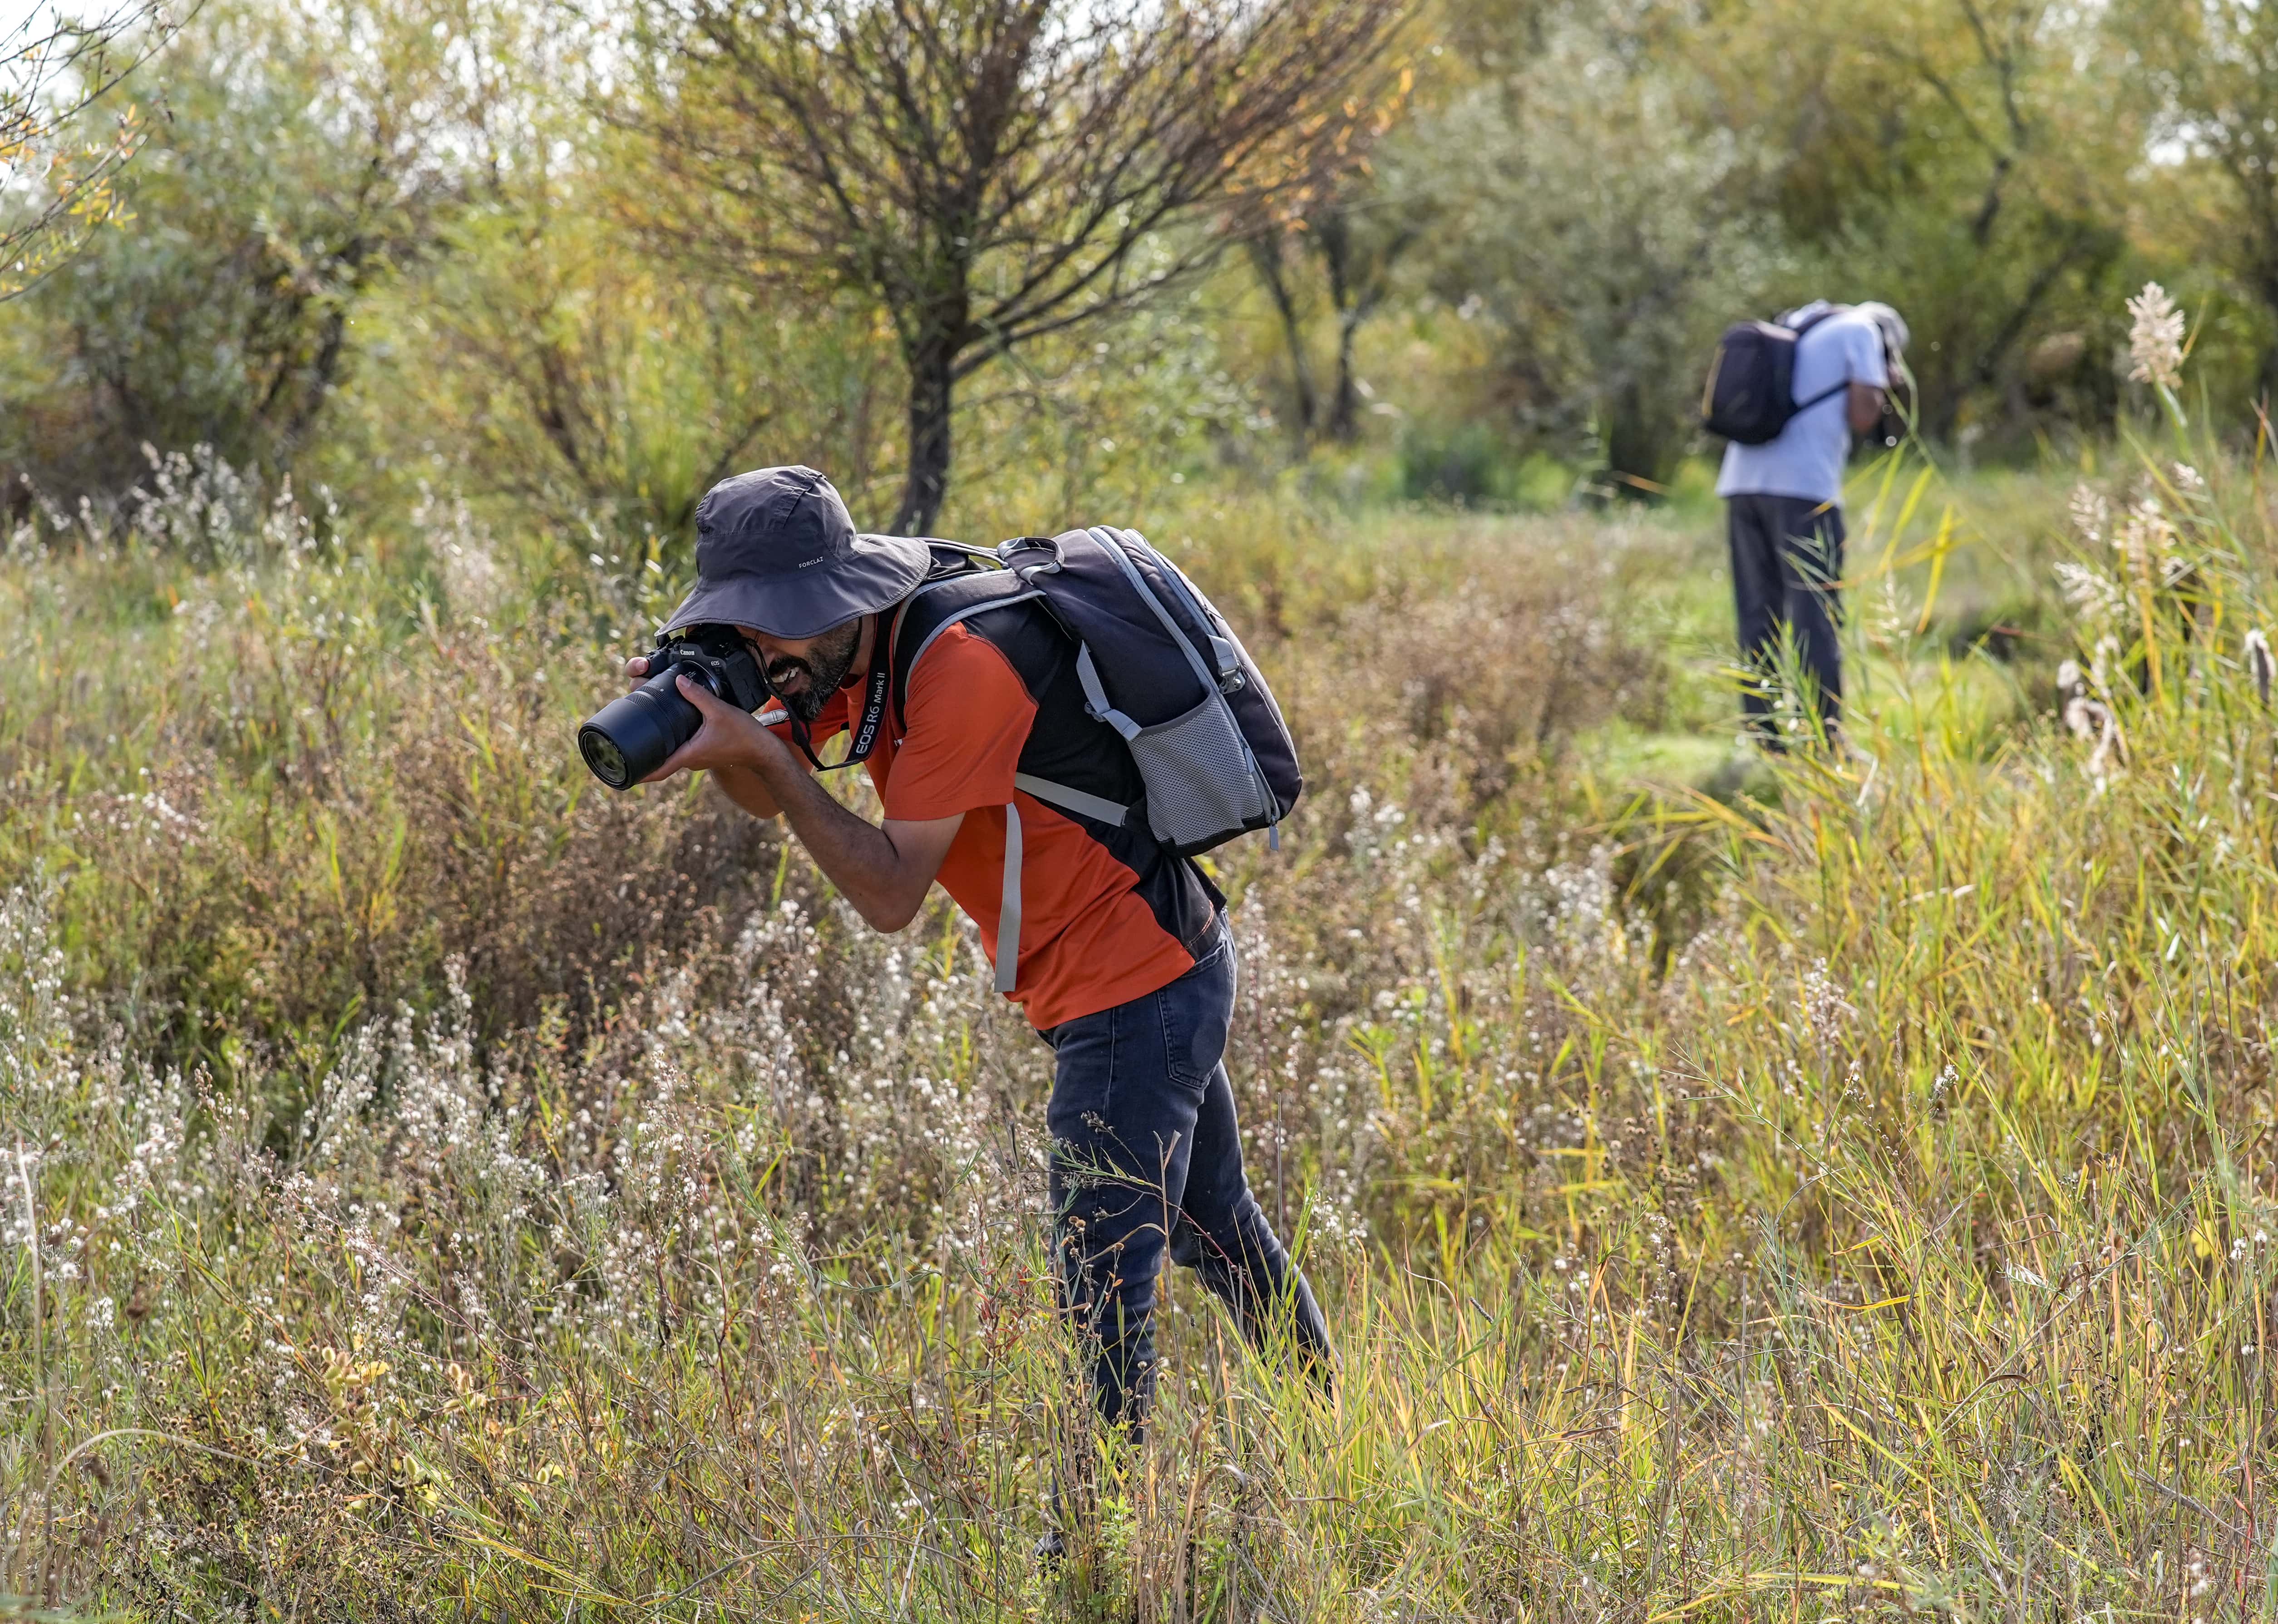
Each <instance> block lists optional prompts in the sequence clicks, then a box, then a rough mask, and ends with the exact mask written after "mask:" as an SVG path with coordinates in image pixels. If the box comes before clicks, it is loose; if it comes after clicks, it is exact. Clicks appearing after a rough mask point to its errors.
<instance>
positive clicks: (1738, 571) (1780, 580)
mask: <svg viewBox="0 0 2278 1624" xmlns="http://www.w3.org/2000/svg"><path fill="white" fill-rule="evenodd" d="M1725 516H1726V523H1725V537H1726V539H1727V540H1728V541H1729V542H1730V543H1731V553H1732V598H1733V601H1734V603H1735V604H1736V606H1738V607H1739V620H1740V663H1741V664H1742V665H1743V666H1744V667H1747V673H1748V676H1747V682H1745V684H1744V685H1743V686H1742V688H1741V690H1740V708H1741V710H1742V711H1743V712H1744V713H1746V714H1747V721H1748V727H1749V730H1750V731H1751V732H1753V733H1754V734H1755V735H1756V736H1758V737H1759V738H1761V739H1762V740H1764V741H1765V742H1766V743H1771V744H1773V745H1775V746H1776V745H1777V743H1779V741H1778V740H1777V737H1776V736H1774V735H1773V732H1772V728H1771V724H1770V717H1771V710H1772V701H1771V678H1772V674H1773V664H1774V655H1775V653H1776V652H1777V650H1778V648H1779V644H1780V634H1781V632H1782V630H1783V629H1785V630H1786V632H1787V633H1788V635H1789V636H1790V637H1792V638H1793V640H1794V643H1795V650H1796V657H1797V662H1798V664H1799V665H1800V667H1801V674H1802V675H1804V676H1805V677H1807V678H1808V679H1809V680H1810V681H1811V682H1812V684H1813V685H1814V686H1815V687H1816V689H1817V690H1818V695H1819V714H1820V718H1821V720H1822V721H1823V722H1825V724H1826V725H1827V727H1828V728H1829V729H1830V731H1832V730H1833V728H1834V727H1835V723H1836V718H1837V713H1838V712H1839V711H1840V710H1841V708H1842V705H1843V651H1842V647H1841V644H1839V643H1838V640H1837V636H1836V634H1837V630H1838V628H1839V627H1840V626H1841V625H1842V621H1843V614H1842V606H1841V604H1840V603H1839V602H1838V600H1837V597H1836V591H1835V583H1837V582H1838V580H1840V579H1841V578H1842V575H1843V510H1842V509H1841V508H1840V507H1835V506H1834V505H1833V504H1831V503H1827V502H1815V501H1812V500H1810V499H1808V498H1804V497H1800V496H1731V497H1727V498H1726V499H1725Z"/></svg>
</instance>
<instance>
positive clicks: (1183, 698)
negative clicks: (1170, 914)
mask: <svg viewBox="0 0 2278 1624" xmlns="http://www.w3.org/2000/svg"><path fill="white" fill-rule="evenodd" d="M936 548H937V549H938V550H939V551H942V552H946V553H952V558H953V557H954V555H955V554H958V553H962V554H963V555H964V556H965V557H966V558H967V559H968V560H970V566H969V567H967V568H958V567H956V565H955V563H954V562H951V563H949V564H947V565H946V566H945V567H944V568H941V569H940V570H938V571H937V573H936V574H935V575H934V576H931V577H929V579H928V580H926V581H925V582H924V583H922V584H921V585H920V586H919V587H918V588H917V590H916V591H913V593H911V595H910V597H909V598H908V599H907V600H906V602H905V605H904V607H903V609H902V611H901V612H900V613H899V614H898V615H897V616H896V618H895V621H894V633H893V638H892V643H891V653H890V656H889V660H888V662H887V665H886V667H884V668H885V669H887V670H891V672H892V674H893V675H892V686H893V688H894V689H895V690H897V693H899V692H901V691H906V687H907V683H908V678H909V673H910V671H911V669H912V668H913V667H915V666H916V664H917V662H918V660H920V659H921V658H922V657H923V656H924V654H925V652H926V650H927V649H929V648H930V647H931V646H932V645H933V643H934V640H935V639H936V638H937V637H940V636H941V634H942V633H943V632H944V631H946V630H947V629H949V628H950V627H952V626H953V625H955V624H957V623H958V622H959V621H963V620H966V619H968V618H970V617H971V616H973V615H975V614H982V613H985V612H986V611H988V610H990V609H998V608H1002V607H1005V606H1007V605H1010V604H1016V603H1028V602H1032V601H1033V602H1036V603H1039V604H1041V606H1043V609H1044V610H1045V611H1046V612H1047V613H1048V614H1050V615H1051V618H1052V620H1053V621H1055V622H1056V623H1057V624H1058V625H1059V629H1061V630H1062V631H1064V632H1065V633H1066V635H1067V636H1068V637H1069V638H1070V639H1071V640H1073V642H1074V644H1075V651H1076V653H1075V668H1076V676H1077V680H1078V682H1081V683H1082V689H1083V695H1084V702H1085V709H1086V711H1087V712H1089V714H1090V715H1091V717H1092V719H1093V720H1094V721H1097V722H1098V723H1099V724H1100V725H1101V727H1102V728H1106V729H1108V730H1109V732H1110V734H1112V737H1104V738H1103V739H1102V744H1103V746H1104V747H1108V748H1113V747H1115V745H1116V743H1118V742H1119V741H1120V746H1121V747H1122V748H1123V749H1126V750H1128V751H1129V752H1130V754H1131V759H1132V761H1133V763H1134V764H1135V766H1137V768H1138V770H1139V777H1140V779H1141V781H1142V782H1143V783H1144V784H1145V785H1146V790H1147V793H1146V797H1145V799H1144V800H1143V802H1141V803H1138V804H1130V805H1126V804H1121V803H1120V802H1116V801H1111V800H1108V799H1105V797H1100V796H1098V795H1095V794H1092V793H1089V792H1088V791H1086V790H1083V789H1075V788H1073V787H1071V786H1069V785H1066V784H1061V783H1057V782H1051V781H1050V780H1047V779H1043V778H1041V777H1038V776H1036V775H1035V774H1028V773H1021V774H1017V775H1016V776H1015V778H1014V780H1013V782H1014V785H1015V787H1017V788H1018V789H1021V790H1022V791H1024V792H1025V793H1027V794H1028V795H1032V796H1034V797H1036V799H1038V800H1040V801H1043V802H1045V803H1047V804H1051V805H1053V806H1057V807H1059V809H1061V810H1062V811H1064V812H1074V813H1075V814H1077V815H1078V816H1080V817H1084V818H1089V819H1092V820H1096V821H1099V822H1103V823H1106V824H1110V825H1112V826H1114V827H1128V825H1129V824H1130V823H1131V822H1132V821H1134V820H1138V821H1143V822H1144V824H1145V826H1146V827H1147V828H1148V829H1149V831H1150V832H1151V833H1152V834H1153V835H1154V837H1155V838H1156V839H1157V840H1158V841H1160V842H1162V843H1163V844H1164V845H1166V846H1167V847H1169V848H1170V849H1171V850H1173V851H1175V852H1177V853H1179V854H1180V855H1181V856H1182V857H1187V856H1192V855H1194V854H1195V853H1196V852H1202V851H1208V850H1211V849H1212V847H1214V846H1220V845H1223V844H1225V843H1226V842H1227V841H1230V840H1232V839H1234V838H1235V836H1236V835H1242V834H1244V833H1246V832H1248V831H1250V830H1252V829H1264V830H1266V831H1267V834H1268V838H1269V839H1270V840H1271V841H1272V842H1273V844H1274V846H1275V847H1276V848H1278V847H1279V846H1280V829H1279V827H1278V826H1279V825H1280V821H1281V820H1282V819H1284V818H1286V817H1288V815H1289V810H1290V808H1291V807H1293V806H1295V805H1296V802H1297V797H1298V795H1299V794H1300V793H1301V792H1302V791H1303V789H1304V777H1303V774H1302V773H1300V771H1299V770H1298V766H1297V747H1296V743H1295V742H1294V741H1293V740H1292V739H1291V738H1290V736H1289V728H1288V723H1287V722H1285V721H1283V720H1282V717H1281V707H1280V705H1277V704H1275V703H1274V699H1273V690H1272V689H1270V688H1268V687H1267V686H1266V684H1265V677H1264V675H1261V674H1260V673H1259V671H1258V669H1257V665H1256V664H1255V663H1254V662H1253V661H1252V660H1250V654H1249V652H1248V651H1247V650H1245V649H1244V648H1243V647H1242V643H1241V640H1240V639H1238V638H1237V637H1235V635H1234V631H1233V629H1232V628H1230V627H1229V626H1228V625H1227V622H1226V617H1225V616H1224V615H1222V614H1219V612H1218V608H1217V606H1215V605H1213V604H1212V602H1211V600H1210V599H1208V598H1206V597H1204V595H1203V593H1202V592H1201V591H1200V590H1199V589H1197V588H1196V585H1195V583H1193V582H1191V581H1189V579H1187V576H1186V575H1185V573H1184V572H1183V571H1181V569H1180V568H1179V567H1178V566H1177V565H1175V564H1173V563H1172V562H1171V561H1170V560H1168V559H1166V558H1165V557H1164V556H1163V555H1162V554H1161V553H1158V552H1156V551H1155V549H1154V548H1153V547H1151V546H1150V545H1147V540H1146V538H1144V537H1143V536H1141V535H1140V534H1139V533H1138V532H1137V531H1136V530H1112V529H1110V528H1108V527H1107V526H1105V525H1094V526H1092V527H1090V528H1089V529H1087V530H1065V531H1062V532H1061V533H1060V534H1059V535H1058V536H1050V537H1044V536H1023V537H1021V538H1019V539H1017V540H1014V541H1008V542H1006V543H1005V544H1004V545H1002V546H1000V547H997V548H995V549H982V548H956V549H950V548H945V547H943V546H942V544H938V543H937V544H936ZM912 633H914V634H915V635H914V636H911V635H910V634H912ZM897 709H898V706H897ZM872 731H873V728H872V727H871V726H870V725H865V726H863V727H862V728H859V729H858V738H857V740H856V746H855V748H856V750H857V751H858V752H859V754H867V753H868V750H867V746H868V742H869V740H868V736H869V734H870V733H871V732H872ZM859 754H858V755H857V756H856V757H850V760H851V759H859ZM1005 812H1006V826H1005V895H1004V903H1003V906H1002V911H1001V913H1000V917H999V921H998V954H997V978H998V988H999V990H1001V991H1005V992H1009V991H1011V990H1012V987H1013V976H1014V972H1015V963H1014V961H1015V959H1016V958H1017V956H1018V944H1019V942H1020V920H1021V880H1020V869H1021V825H1020V812H1019V809H1018V808H1017V807H1012V806H1008V807H1007V808H1006V809H1005Z"/></svg>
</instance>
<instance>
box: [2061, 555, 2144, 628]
mask: <svg viewBox="0 0 2278 1624" xmlns="http://www.w3.org/2000/svg"><path fill="white" fill-rule="evenodd" d="M2056 576H2057V589H2058V591H2061V592H2062V593H2063V594H2064V599H2065V601H2066V602H2067V603H2068V604H2070V605H2071V606H2073V609H2074V611H2075V613H2076V614H2079V616H2080V618H2081V619H2083V620H2084V621H2088V622H2089V623H2090V624H2091V625H2100V624H2103V623H2104V622H2106V621H2114V620H2117V619H2118V618H2119V617H2120V613H2121V610H2122V609H2123V608H2125V607H2126V606H2127V605H2126V600H2125V599H2123V598H2122V597H2121V591H2120V588H2119V587H2118V586H2117V585H2116V584H2114V582H2113V580H2112V578H2111V577H2110V576H2106V574H2104V573H2103V572H2102V571H2101V570H2096V569H2091V568H2087V567H2086V566H2085V565H2082V564H2074V563H2068V562H2064V561H2061V560H2060V561H2059V563H2058V564H2057V566H2056Z"/></svg>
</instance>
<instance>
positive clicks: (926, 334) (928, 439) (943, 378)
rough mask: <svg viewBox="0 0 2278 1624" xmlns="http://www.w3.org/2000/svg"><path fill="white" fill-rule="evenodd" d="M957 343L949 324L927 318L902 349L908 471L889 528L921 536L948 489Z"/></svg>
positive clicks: (896, 532)
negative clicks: (906, 371)
mask: <svg viewBox="0 0 2278 1624" xmlns="http://www.w3.org/2000/svg"><path fill="white" fill-rule="evenodd" d="M957 352H958V345H957V342H956V338H955V336H954V329H953V328H952V327H950V326H949V325H948V324H946V323H943V322H937V321H929V322H928V323H927V324H926V327H925V330H924V331H923V332H921V334H920V335H919V337H918V339H917V341H916V342H915V343H913V344H912V345H910V346H909V347H908V348H907V350H906V352H905V354H906V359H907V361H908V362H909V369H910V437H909V453H910V454H909V471H908V474H907V476H906V477H905V479H904V481H903V484H902V501H901V506H900V507H898V508H897V509H896V510H895V512H894V534H895V535H897V536H923V535H926V534H928V533H929V532H930V531H931V530H932V529H933V522H934V520H935V519H936V517H938V516H939V515H940V513H941V504H942V499H943V498H944V497H945V496H947V495H948V494H949V467H950V445H949V424H950V408H951V404H952V396H953V394H954V393H955V391H956V387H957Z"/></svg>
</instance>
